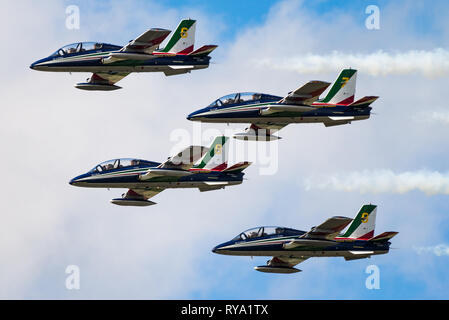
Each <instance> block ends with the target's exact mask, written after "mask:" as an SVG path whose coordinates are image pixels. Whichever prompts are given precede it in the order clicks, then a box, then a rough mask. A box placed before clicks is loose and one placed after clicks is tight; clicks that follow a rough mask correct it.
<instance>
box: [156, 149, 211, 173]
mask: <svg viewBox="0 0 449 320" xmlns="http://www.w3.org/2000/svg"><path fill="white" fill-rule="evenodd" d="M208 151H209V148H208V147H203V146H190V147H187V148H185V149H184V150H182V151H181V152H179V153H178V154H176V155H174V156H171V157H169V158H168V159H167V161H165V162H164V163H162V164H160V165H159V168H164V169H167V168H176V169H182V170H189V169H190V168H191V167H192V166H193V164H194V163H195V162H197V161H198V160H199V159H201V157H202V156H203V155H204V154H205V153H206V152H208Z"/></svg>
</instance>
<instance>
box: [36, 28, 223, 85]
mask: <svg viewBox="0 0 449 320" xmlns="http://www.w3.org/2000/svg"><path fill="white" fill-rule="evenodd" d="M195 25H196V21H195V20H190V19H188V20H182V21H181V22H180V23H179V25H178V27H177V28H176V31H175V32H173V34H172V36H171V37H170V39H169V40H168V42H167V45H166V46H165V47H164V48H162V49H160V48H159V45H160V43H161V42H162V41H164V39H165V38H166V37H167V36H168V35H169V34H170V30H166V29H159V28H153V29H150V30H147V31H145V32H144V33H143V34H141V35H140V36H138V37H137V38H136V39H134V40H132V41H130V42H129V43H128V44H127V45H125V46H117V45H112V44H107V43H100V42H79V43H73V44H69V45H67V46H65V47H62V48H60V49H58V50H56V51H55V52H54V53H53V54H51V55H50V56H49V57H47V58H44V59H41V60H38V61H36V62H34V63H33V64H32V65H31V66H30V68H31V69H34V70H40V71H57V72H92V73H93V74H92V76H91V77H90V78H89V79H87V82H84V83H78V84H76V85H75V87H76V88H78V89H83V90H103V91H109V90H117V89H120V88H121V87H119V86H117V85H115V83H117V82H118V81H120V80H121V79H123V78H124V77H126V76H127V75H128V74H130V73H131V72H163V73H164V74H165V75H166V76H172V75H177V74H183V73H189V72H190V71H191V70H197V69H204V68H207V67H208V66H209V61H210V57H209V54H210V53H211V52H212V51H213V50H214V49H215V48H216V47H217V46H216V45H206V46H203V47H201V48H199V49H197V50H194V42H195Z"/></svg>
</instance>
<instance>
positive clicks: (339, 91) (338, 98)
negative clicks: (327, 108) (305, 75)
mask: <svg viewBox="0 0 449 320" xmlns="http://www.w3.org/2000/svg"><path fill="white" fill-rule="evenodd" d="M356 81H357V70H354V69H344V70H343V71H342V72H341V73H340V75H339V76H338V78H337V80H335V82H334V84H333V85H332V87H331V89H330V90H329V92H328V93H327V95H326V97H325V98H324V99H322V100H319V101H318V102H320V103H327V104H343V105H348V104H351V103H353V102H354V95H355V85H356Z"/></svg>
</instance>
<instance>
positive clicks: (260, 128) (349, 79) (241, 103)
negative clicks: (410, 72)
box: [187, 69, 378, 141]
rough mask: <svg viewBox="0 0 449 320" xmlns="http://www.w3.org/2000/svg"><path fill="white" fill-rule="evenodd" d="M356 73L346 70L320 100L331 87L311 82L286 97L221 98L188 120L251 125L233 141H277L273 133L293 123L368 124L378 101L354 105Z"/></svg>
mask: <svg viewBox="0 0 449 320" xmlns="http://www.w3.org/2000/svg"><path fill="white" fill-rule="evenodd" d="M356 78H357V70H354V69H344V70H343V71H342V72H341V73H340V75H339V76H338V78H337V80H336V81H335V82H334V84H333V86H332V87H331V89H330V90H329V92H328V94H327V95H326V96H325V97H324V98H323V99H319V96H320V95H321V94H322V93H323V92H324V91H325V90H326V88H327V87H328V86H329V85H330V83H328V82H323V81H310V82H308V83H306V84H305V85H303V86H302V87H300V88H298V89H296V90H294V91H293V92H290V93H289V94H288V95H287V96H286V97H279V96H274V95H270V94H264V93H257V92H240V93H233V94H229V95H226V96H224V97H221V98H219V99H217V100H215V101H214V102H212V103H211V104H210V105H209V106H207V107H206V108H203V109H200V110H197V111H195V112H193V113H191V114H189V115H188V116H187V119H188V120H192V121H201V122H213V123H251V126H250V127H249V128H246V129H245V132H243V133H237V134H236V135H234V138H236V139H241V140H268V141H271V140H276V139H279V138H280V137H278V136H275V135H272V133H274V132H276V131H278V130H280V129H282V128H283V127H285V126H286V125H288V124H290V123H317V122H318V123H323V124H324V125H325V126H326V127H330V126H337V125H342V124H347V123H351V122H352V121H356V120H365V119H368V118H369V117H370V112H371V107H370V104H371V103H373V102H374V101H375V100H376V99H377V98H378V97H376V96H368V97H363V98H361V99H359V100H357V101H355V102H354V95H355V86H356Z"/></svg>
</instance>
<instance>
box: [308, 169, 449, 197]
mask: <svg viewBox="0 0 449 320" xmlns="http://www.w3.org/2000/svg"><path fill="white" fill-rule="evenodd" d="M304 187H305V188H306V190H310V189H332V190H336V191H346V192H353V191H358V192H360V193H386V192H390V193H400V194H402V193H406V192H409V191H413V190H419V191H422V192H424V193H426V194H427V195H434V194H449V173H440V172H437V171H428V170H420V171H414V172H413V171H412V172H410V171H409V172H402V173H395V172H393V171H391V170H374V171H368V170H365V171H361V172H350V173H345V174H335V175H331V176H326V177H311V178H308V179H306V180H305V181H304Z"/></svg>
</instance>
